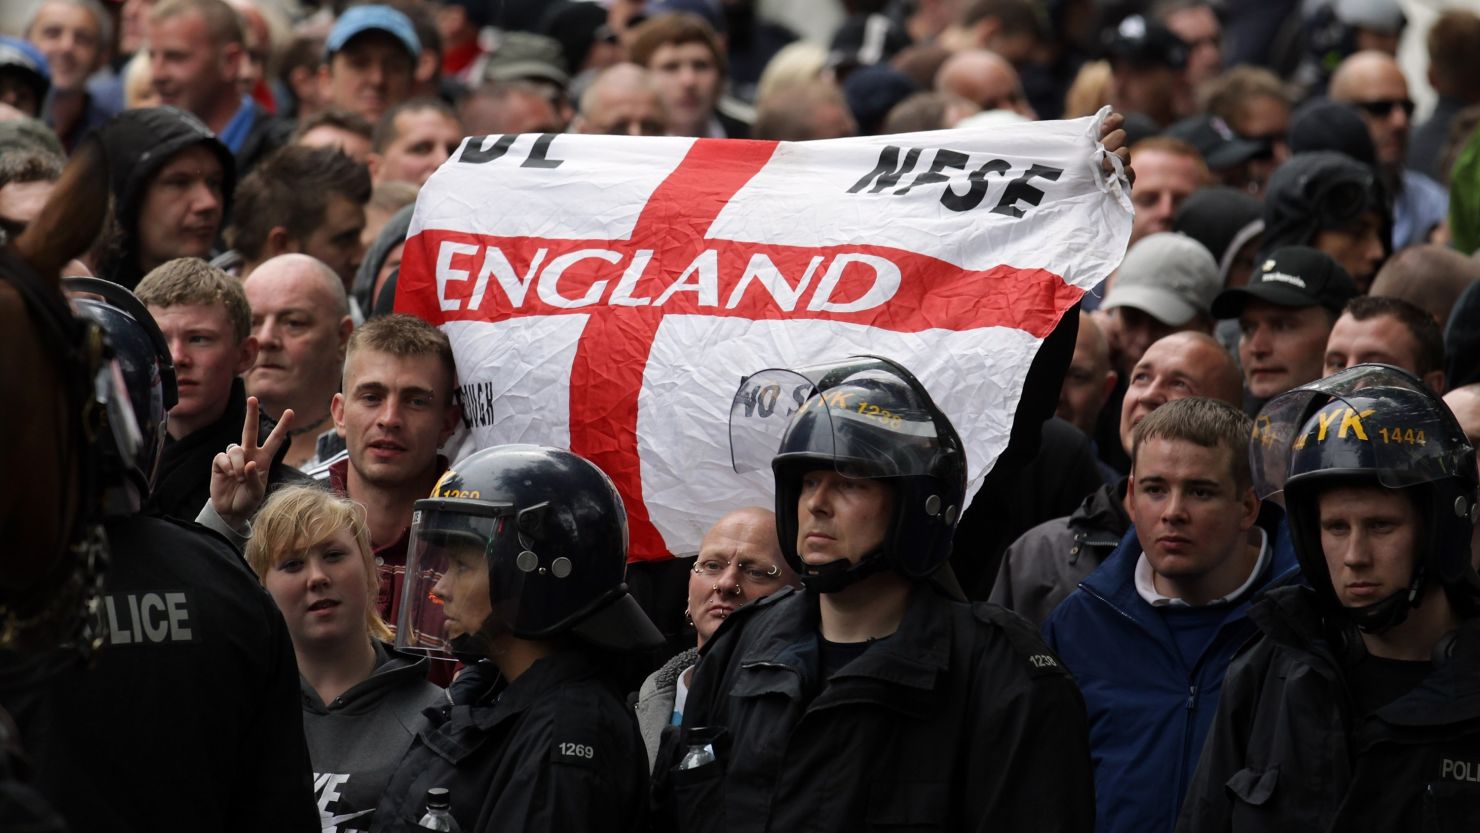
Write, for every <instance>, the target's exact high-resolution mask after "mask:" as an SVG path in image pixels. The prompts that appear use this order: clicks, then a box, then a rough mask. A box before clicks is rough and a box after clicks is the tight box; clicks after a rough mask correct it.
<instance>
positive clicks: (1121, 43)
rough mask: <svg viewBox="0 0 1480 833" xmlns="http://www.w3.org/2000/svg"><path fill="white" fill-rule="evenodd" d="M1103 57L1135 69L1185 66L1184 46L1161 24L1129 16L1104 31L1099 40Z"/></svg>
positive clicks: (1137, 16) (1145, 18) (1185, 53)
mask: <svg viewBox="0 0 1480 833" xmlns="http://www.w3.org/2000/svg"><path fill="white" fill-rule="evenodd" d="M1103 43H1104V46H1105V57H1106V58H1109V59H1110V60H1112V61H1115V60H1121V61H1126V62H1128V63H1131V64H1133V65H1135V66H1139V67H1154V66H1168V67H1171V68H1172V69H1181V68H1183V67H1185V66H1187V43H1186V42H1185V41H1183V40H1182V39H1181V38H1179V37H1177V36H1176V35H1175V34H1174V33H1173V32H1172V30H1171V29H1168V28H1167V27H1166V26H1165V25H1164V24H1162V23H1160V22H1159V21H1157V20H1154V19H1152V18H1149V17H1143V16H1141V15H1138V14H1133V15H1131V16H1130V17H1127V18H1125V19H1124V20H1122V21H1120V23H1119V24H1118V25H1117V26H1116V27H1115V28H1114V29H1110V30H1107V31H1106V32H1105V34H1104V37H1103Z"/></svg>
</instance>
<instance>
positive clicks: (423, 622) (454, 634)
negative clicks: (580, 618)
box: [396, 498, 519, 660]
mask: <svg viewBox="0 0 1480 833" xmlns="http://www.w3.org/2000/svg"><path fill="white" fill-rule="evenodd" d="M513 512H514V510H513V507H511V506H509V505H500V504H490V503H482V502H479V501H475V500H460V499H442V498H434V499H428V500H419V501H417V502H416V505H415V507H414V509H413V511H412V515H411V537H410V541H409V543H408V545H407V549H406V576H405V580H404V583H403V585H402V588H401V593H402V596H401V611H400V616H399V618H398V620H397V622H396V647H397V648H399V649H401V650H407V651H416V652H420V653H432V652H436V651H442V652H447V653H452V654H455V655H457V656H458V657H459V658H462V659H464V660H472V659H483V658H486V657H487V656H488V653H489V649H490V645H489V644H488V640H489V638H490V637H492V636H495V635H497V634H499V633H501V632H506V631H507V630H508V629H509V628H510V627H511V626H512V624H513V621H512V619H510V618H508V616H507V615H506V614H508V613H509V612H510V611H511V609H517V599H518V591H519V587H518V586H517V584H516V586H513V587H512V588H511V587H510V586H509V584H510V582H509V580H508V577H505V576H502V575H500V574H499V573H500V572H501V571H500V570H498V568H496V567H495V568H494V569H492V570H490V565H491V564H492V562H493V561H494V560H495V559H493V558H491V557H490V555H491V553H493V551H494V548H495V545H496V543H497V542H498V541H499V539H500V538H501V537H503V536H507V535H510V534H512V532H511V530H510V527H511V526H512V525H513ZM510 598H512V599H513V600H514V604H513V605H511V604H510V603H509V600H510ZM495 611H497V612H498V615H495Z"/></svg>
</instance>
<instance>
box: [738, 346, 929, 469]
mask: <svg viewBox="0 0 1480 833" xmlns="http://www.w3.org/2000/svg"><path fill="white" fill-rule="evenodd" d="M902 381H903V379H902V376H901V373H900V371H899V369H898V368H896V367H895V366H894V365H892V364H891V363H889V362H886V361H883V360H880V359H875V358H871V357H866V356H864V357H855V358H851V359H847V360H845V361H842V362H834V363H829V364H824V365H814V366H810V367H804V368H799V369H796V370H785V369H769V370H762V371H760V372H759V373H754V374H752V375H750V376H748V377H746V378H745V379H744V380H743V381H742V382H741V383H740V387H739V389H737V390H736V392H735V396H734V398H733V399H732V400H731V403H730V456H731V464H732V465H733V467H734V469H735V471H737V472H741V473H744V472H749V471H770V470H771V466H772V461H773V459H774V458H775V457H776V456H777V454H778V453H798V454H806V455H808V456H812V457H817V458H826V459H830V460H832V463H833V467H834V468H835V469H836V471H837V472H838V474H841V475H843V476H845V477H857V478H887V477H906V476H914V475H925V474H931V473H933V472H934V471H935V469H936V466H937V462H938V459H939V456H940V454H941V451H942V449H943V448H944V447H945V444H944V443H943V442H942V439H941V437H940V434H939V433H938V430H939V429H938V426H937V423H936V420H935V416H934V411H933V409H932V408H931V407H930V406H929V404H928V403H927V402H926V401H925V400H924V399H923V398H921V397H920V396H918V395H916V394H915V392H914V388H913V387H912V386H911V385H910V384H907V383H902Z"/></svg>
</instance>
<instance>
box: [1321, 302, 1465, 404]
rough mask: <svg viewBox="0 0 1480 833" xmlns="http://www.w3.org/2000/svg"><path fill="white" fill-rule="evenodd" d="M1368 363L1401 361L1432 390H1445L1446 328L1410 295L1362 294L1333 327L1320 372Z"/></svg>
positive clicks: (1328, 374)
mask: <svg viewBox="0 0 1480 833" xmlns="http://www.w3.org/2000/svg"><path fill="white" fill-rule="evenodd" d="M1369 363H1377V364H1390V365H1392V366H1394V367H1401V368H1402V369H1404V370H1406V371H1408V372H1409V373H1412V374H1413V375H1414V376H1417V377H1418V378H1419V379H1420V380H1421V381H1422V382H1423V383H1424V384H1425V385H1428V386H1429V389H1430V390H1432V391H1433V392H1434V393H1436V394H1439V395H1442V394H1443V393H1444V390H1445V385H1444V334H1443V333H1441V332H1440V331H1439V325H1438V324H1436V323H1434V319H1433V318H1432V317H1431V316H1430V315H1429V314H1428V313H1426V312H1424V311H1423V310H1421V309H1419V308H1418V307H1416V306H1414V305H1412V304H1410V303H1408V302H1407V301H1403V300H1400V299H1398V298H1380V297H1374V296H1371V295H1358V296H1357V297H1355V298H1353V299H1351V301H1349V302H1347V305H1346V308H1345V309H1343V310H1342V311H1341V317H1340V318H1338V319H1336V324H1335V325H1334V326H1332V327H1331V335H1330V337H1329V338H1327V339H1326V372H1325V373H1324V374H1322V375H1325V376H1331V375H1333V374H1336V373H1340V372H1341V371H1343V370H1346V369H1347V368H1348V367H1351V366H1352V365H1354V364H1369Z"/></svg>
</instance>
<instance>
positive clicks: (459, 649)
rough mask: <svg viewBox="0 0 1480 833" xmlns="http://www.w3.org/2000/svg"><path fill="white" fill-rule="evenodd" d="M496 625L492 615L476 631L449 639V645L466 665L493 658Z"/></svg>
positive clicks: (453, 652)
mask: <svg viewBox="0 0 1480 833" xmlns="http://www.w3.org/2000/svg"><path fill="white" fill-rule="evenodd" d="M495 631H496V627H495V626H494V624H493V617H492V616H490V617H489V618H488V619H487V620H486V621H484V623H483V627H481V628H479V629H478V630H477V632H475V633H464V634H460V635H458V636H454V637H452V638H451V639H449V640H447V647H448V648H450V649H452V651H451V653H452V655H453V656H455V657H457V658H458V659H459V660H461V661H462V663H463V664H464V665H472V664H473V663H475V662H482V661H483V660H486V659H492V658H493V653H494V645H493V637H494V633H495Z"/></svg>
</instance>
